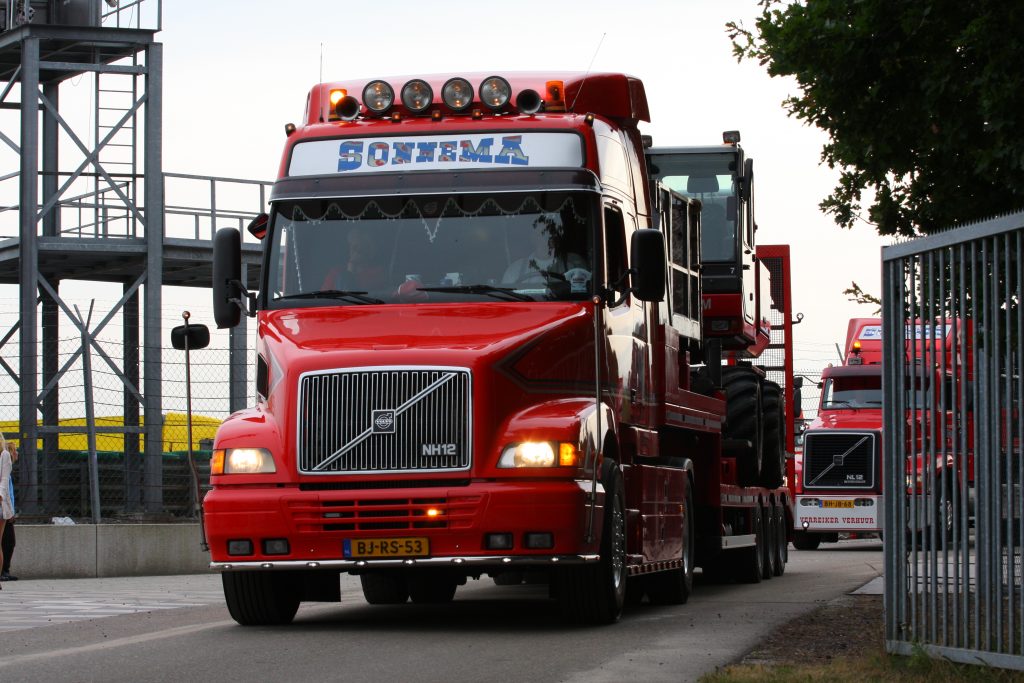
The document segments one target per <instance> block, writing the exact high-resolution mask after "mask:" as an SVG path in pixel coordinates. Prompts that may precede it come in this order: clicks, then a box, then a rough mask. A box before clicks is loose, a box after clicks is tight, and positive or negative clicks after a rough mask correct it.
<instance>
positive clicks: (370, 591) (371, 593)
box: [359, 572, 409, 605]
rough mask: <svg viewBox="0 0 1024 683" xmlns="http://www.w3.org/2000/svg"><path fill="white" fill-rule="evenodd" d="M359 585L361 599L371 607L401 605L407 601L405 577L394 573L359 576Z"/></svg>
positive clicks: (407, 590)
mask: <svg viewBox="0 0 1024 683" xmlns="http://www.w3.org/2000/svg"><path fill="white" fill-rule="evenodd" d="M359 583H360V584H361V585H362V587H363V597H364V598H365V599H366V602H368V603H370V604H371V605H401V604H404V603H405V602H406V601H407V600H408V599H409V586H408V584H407V582H406V580H405V577H403V576H401V575H399V574H396V573H387V572H379V573H378V572H373V573H370V574H360V575H359Z"/></svg>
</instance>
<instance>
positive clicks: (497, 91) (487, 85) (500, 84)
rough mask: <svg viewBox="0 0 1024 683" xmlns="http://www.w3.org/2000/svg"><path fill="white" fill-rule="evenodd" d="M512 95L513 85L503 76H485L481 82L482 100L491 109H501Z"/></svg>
mask: <svg viewBox="0 0 1024 683" xmlns="http://www.w3.org/2000/svg"><path fill="white" fill-rule="evenodd" d="M510 97H512V86H510V85H509V84H508V81H506V80H505V79H504V78H502V77H501V76H491V77H490V78H485V79H484V81H483V82H482V83H481V84H480V101H481V102H483V103H484V104H486V105H487V106H488V107H490V108H491V109H501V108H502V107H504V106H505V103H506V102H508V100H509V98H510Z"/></svg>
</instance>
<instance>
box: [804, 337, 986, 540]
mask: <svg viewBox="0 0 1024 683" xmlns="http://www.w3.org/2000/svg"><path fill="white" fill-rule="evenodd" d="M953 330H954V326H953V325H952V324H951V321H948V320H947V321H942V322H939V323H935V324H930V323H922V322H921V321H918V322H917V323H916V324H915V325H914V326H908V329H907V334H906V352H905V360H904V365H905V368H904V370H905V373H904V375H905V377H904V386H903V389H902V390H903V391H904V392H905V393H906V396H907V398H908V400H907V401H906V405H908V406H910V409H908V412H907V420H906V428H905V434H904V437H905V439H904V440H905V441H906V442H907V446H906V452H907V454H908V455H907V458H906V461H905V462H906V480H907V487H908V489H909V490H915V491H918V492H920V491H922V490H923V488H924V487H926V486H929V485H930V484H929V482H928V478H929V473H931V472H934V473H935V475H936V482H937V484H936V486H942V487H944V488H945V489H946V492H947V493H950V494H951V491H952V487H954V486H957V485H958V482H959V480H960V477H961V476H962V477H965V478H966V479H967V482H968V485H969V486H973V472H974V463H973V448H972V447H971V444H972V443H973V432H974V430H973V420H972V419H971V418H970V416H971V414H972V413H971V411H969V410H968V411H967V412H965V413H964V414H965V415H966V416H967V417H966V419H963V420H961V421H957V418H955V417H954V414H953V411H952V410H949V409H942V408H941V407H940V406H954V405H957V403H956V402H954V399H953V396H954V393H956V394H962V395H963V397H964V398H965V400H966V395H967V394H968V393H969V392H970V391H971V389H970V384H971V375H972V373H971V372H970V367H971V363H970V360H969V358H966V359H965V358H961V357H960V353H958V352H957V349H958V348H961V345H960V344H959V342H956V341H955V339H954V336H955V335H954V334H953ZM970 330H971V328H970V326H969V325H966V326H965V325H963V324H961V325H960V332H959V336H960V337H961V339H966V340H967V342H966V343H965V344H964V345H963V346H962V348H963V349H966V350H967V351H968V355H969V350H970V342H969V340H970ZM821 386H822V393H821V403H820V406H819V410H818V416H817V418H816V419H815V420H814V421H813V422H812V423H811V424H810V425H809V427H808V429H807V430H806V431H805V433H804V448H803V452H802V454H800V455H799V456H798V457H797V459H796V476H795V477H794V479H793V485H794V498H795V509H796V514H795V517H794V526H795V529H794V538H793V544H794V546H795V547H797V548H798V549H802V550H809V549H814V548H817V547H818V545H819V543H821V542H822V541H836V540H838V538H839V534H840V533H842V534H844V535H854V536H857V535H865V534H867V535H872V534H881V532H882V525H883V516H882V515H883V505H884V497H883V487H882V481H883V476H882V471H881V467H882V443H883V441H882V418H883V414H882V411H883V407H884V404H883V396H882V320H881V318H854V319H851V320H850V323H849V327H848V330H847V335H846V344H845V347H844V363H843V365H840V366H829V367H827V368H825V369H824V370H823V371H822V383H821ZM957 448H959V449H960V450H959V452H960V453H961V454H965V457H963V458H962V459H955V458H954V457H953V456H954V453H956V452H957V450H956V449H957ZM930 460H932V461H934V467H929V461H930ZM956 461H960V462H963V463H964V464H965V465H966V467H960V466H957V465H956V464H955V462H956ZM929 500H933V501H934V502H935V506H936V507H935V508H934V509H932V510H927V511H925V510H922V511H921V513H920V519H919V520H917V521H913V522H911V523H910V526H911V527H914V528H917V529H918V530H921V529H925V528H927V527H929V526H931V525H936V526H937V527H938V528H939V529H942V530H944V531H940V532H939V533H946V534H948V533H949V532H950V531H951V528H952V526H951V525H952V515H953V510H952V505H953V502H952V501H953V497H952V495H941V491H940V495H936V496H930V497H929Z"/></svg>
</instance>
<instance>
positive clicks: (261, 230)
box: [246, 213, 270, 240]
mask: <svg viewBox="0 0 1024 683" xmlns="http://www.w3.org/2000/svg"><path fill="white" fill-rule="evenodd" d="M269 223H270V216H268V215H267V214H265V213H261V214H259V215H258V216H256V218H253V219H252V222H251V223H249V227H247V228H246V230H248V231H249V234H250V235H252V236H253V237H255V238H256V239H258V240H261V239H263V238H264V237H266V236H267V225H268V224H269Z"/></svg>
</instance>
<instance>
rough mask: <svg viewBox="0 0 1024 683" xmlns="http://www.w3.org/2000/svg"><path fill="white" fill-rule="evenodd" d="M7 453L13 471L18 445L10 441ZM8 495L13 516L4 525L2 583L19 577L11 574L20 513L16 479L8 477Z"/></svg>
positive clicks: (1, 544) (0, 573)
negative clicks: (17, 503)
mask: <svg viewBox="0 0 1024 683" xmlns="http://www.w3.org/2000/svg"><path fill="white" fill-rule="evenodd" d="M7 452H8V453H10V454H11V469H12V471H13V469H14V465H16V464H17V462H18V445H17V444H16V443H14V442H12V441H8V442H7ZM7 493H8V495H9V496H10V501H11V511H12V515H11V518H10V519H8V520H7V523H6V524H5V525H4V531H3V534H2V538H0V557H3V560H2V561H0V565H2V567H0V581H17V580H18V577H17V576H13V575H12V574H11V558H12V557H14V546H15V543H16V542H17V541H16V540H15V536H14V520H15V518H16V517H17V516H18V511H17V509H16V508H15V507H14V477H7Z"/></svg>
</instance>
